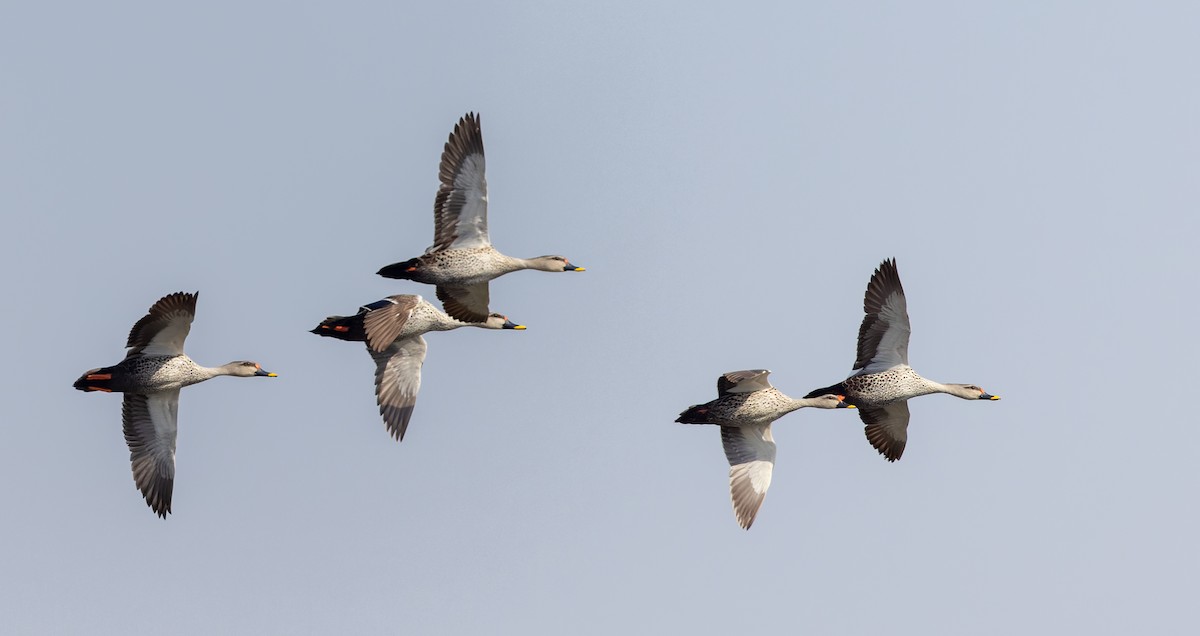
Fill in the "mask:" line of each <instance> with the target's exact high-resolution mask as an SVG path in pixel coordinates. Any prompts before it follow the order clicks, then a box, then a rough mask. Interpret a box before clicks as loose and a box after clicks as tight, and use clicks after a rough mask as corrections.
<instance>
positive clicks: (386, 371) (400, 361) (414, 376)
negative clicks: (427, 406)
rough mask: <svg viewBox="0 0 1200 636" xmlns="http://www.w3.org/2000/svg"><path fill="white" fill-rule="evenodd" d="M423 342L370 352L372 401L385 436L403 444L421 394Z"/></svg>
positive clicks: (410, 341) (417, 339) (407, 340)
mask: <svg viewBox="0 0 1200 636" xmlns="http://www.w3.org/2000/svg"><path fill="white" fill-rule="evenodd" d="M425 350H426V345H425V339H424V338H422V337H421V336H415V337H413V338H405V339H403V340H400V341H398V342H393V343H392V344H391V345H390V346H388V347H387V349H385V350H384V351H378V352H377V351H372V352H371V357H372V358H374V359H375V401H376V403H378V404H379V414H380V415H381V416H383V422H384V424H386V425H387V429H388V433H390V434H391V436H392V437H394V438H395V439H396V441H403V440H404V431H406V430H407V429H408V422H409V420H411V419H412V413H413V408H414V407H415V406H416V404H417V392H418V391H420V390H421V365H423V364H424V363H425Z"/></svg>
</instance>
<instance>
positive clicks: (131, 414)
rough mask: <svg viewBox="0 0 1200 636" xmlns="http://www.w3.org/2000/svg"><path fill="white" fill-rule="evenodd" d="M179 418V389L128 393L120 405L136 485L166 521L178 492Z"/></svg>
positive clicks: (148, 503)
mask: <svg viewBox="0 0 1200 636" xmlns="http://www.w3.org/2000/svg"><path fill="white" fill-rule="evenodd" d="M178 416H179V389H176V390H174V391H163V392H162V393H151V394H150V395H142V394H139V393H126V394H125V401H124V403H123V404H122V405H121V420H122V429H123V430H124V432H125V443H126V444H128V445H129V460H130V463H131V464H132V466H133V482H134V483H135V484H137V487H138V490H140V491H141V492H142V496H143V497H145V498H146V504H147V505H148V506H150V509H151V510H153V511H154V513H155V514H157V515H158V516H160V517H162V518H164V519H165V518H166V516H167V515H168V514H169V513H170V512H171V494H172V492H173V491H174V489H175V439H176V437H177V435H178V427H177V422H178Z"/></svg>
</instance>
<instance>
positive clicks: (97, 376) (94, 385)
mask: <svg viewBox="0 0 1200 636" xmlns="http://www.w3.org/2000/svg"><path fill="white" fill-rule="evenodd" d="M74 386H75V388H76V389H79V390H80V391H104V392H105V393H112V391H113V388H112V370H111V369H109V368H107V367H105V368H101V369H92V370H91V371H88V372H87V373H85V374H83V375H81V376H79V379H78V380H76V381H75V385H74Z"/></svg>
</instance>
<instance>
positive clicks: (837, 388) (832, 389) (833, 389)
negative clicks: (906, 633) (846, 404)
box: [804, 382, 846, 400]
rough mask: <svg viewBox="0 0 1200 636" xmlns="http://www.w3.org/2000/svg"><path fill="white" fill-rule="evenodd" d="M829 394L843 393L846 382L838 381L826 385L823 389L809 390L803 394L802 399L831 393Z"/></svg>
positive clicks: (844, 392)
mask: <svg viewBox="0 0 1200 636" xmlns="http://www.w3.org/2000/svg"><path fill="white" fill-rule="evenodd" d="M831 394H832V395H845V394H846V383H844V382H838V383H837V384H835V385H833V386H827V387H825V388H823V389H814V390H812V391H809V392H808V395H806V396H804V399H806V400H807V399H809V398H815V397H821V396H822V395H831Z"/></svg>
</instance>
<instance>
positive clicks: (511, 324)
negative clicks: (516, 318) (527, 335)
mask: <svg viewBox="0 0 1200 636" xmlns="http://www.w3.org/2000/svg"><path fill="white" fill-rule="evenodd" d="M504 329H516V330H518V331H524V329H525V325H518V324H517V323H515V322H513V321H511V320H505V321H504Z"/></svg>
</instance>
